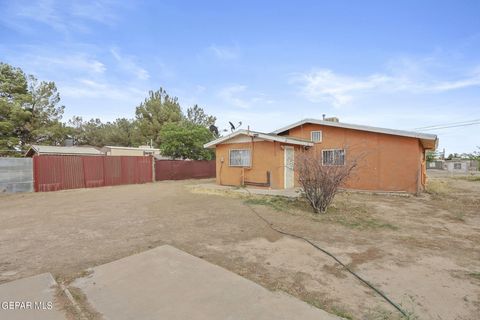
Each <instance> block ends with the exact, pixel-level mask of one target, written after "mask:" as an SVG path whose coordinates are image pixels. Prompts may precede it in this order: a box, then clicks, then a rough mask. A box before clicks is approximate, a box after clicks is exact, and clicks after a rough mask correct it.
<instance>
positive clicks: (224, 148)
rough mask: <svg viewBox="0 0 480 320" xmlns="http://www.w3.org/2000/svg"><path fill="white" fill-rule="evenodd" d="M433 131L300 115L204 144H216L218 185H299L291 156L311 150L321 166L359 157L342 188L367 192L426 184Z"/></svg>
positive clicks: (415, 189) (414, 189) (411, 188)
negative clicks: (271, 128) (290, 120)
mask: <svg viewBox="0 0 480 320" xmlns="http://www.w3.org/2000/svg"><path fill="white" fill-rule="evenodd" d="M437 144H438V139H437V136H436V135H433V134H424V133H418V132H410V131H402V130H393V129H385V128H377V127H370V126H363V125H355V124H347V123H342V122H338V119H337V118H330V119H325V120H317V119H304V120H301V121H298V122H295V123H293V124H290V125H288V126H286V127H283V128H280V129H278V130H275V131H274V132H271V133H262V132H255V131H250V130H238V131H236V132H234V133H232V134H230V135H227V136H225V137H221V138H218V139H216V140H214V141H211V142H209V143H207V144H205V145H204V147H205V148H215V149H216V150H215V152H216V180H217V183H218V184H220V185H232V186H240V185H253V186H258V187H267V188H272V189H284V188H292V187H297V186H298V179H297V177H296V173H295V172H294V170H293V167H294V163H295V155H297V154H299V153H300V152H305V151H306V152H315V153H317V154H318V155H319V156H321V159H322V161H323V162H324V165H344V164H345V161H349V160H350V159H359V163H358V167H357V168H356V170H355V172H354V174H353V175H352V176H351V177H350V178H349V179H348V181H347V183H346V187H347V188H350V189H358V190H371V191H406V192H418V191H420V190H423V189H424V188H425V184H426V168H425V167H426V166H425V151H426V150H434V149H435V148H436V147H437Z"/></svg>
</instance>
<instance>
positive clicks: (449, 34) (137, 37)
mask: <svg viewBox="0 0 480 320" xmlns="http://www.w3.org/2000/svg"><path fill="white" fill-rule="evenodd" d="M0 12H1V14H0V61H2V62H6V63H9V64H12V65H14V66H17V67H20V68H22V69H23V70H24V71H25V72H26V73H27V74H33V75H35V76H36V77H37V78H39V79H40V80H48V81H55V83H56V84H57V87H58V89H59V92H60V96H61V99H62V100H61V103H62V104H63V105H65V107H66V110H65V114H64V120H68V119H70V118H71V117H72V116H74V115H78V116H82V117H83V118H84V119H90V118H100V119H101V120H102V121H112V120H114V119H116V118H122V117H126V118H133V117H134V115H135V107H136V106H138V105H139V104H140V103H141V102H142V101H143V100H144V99H145V97H146V96H147V94H148V91H149V90H157V89H159V88H160V87H162V88H164V89H166V90H167V92H168V93H169V94H170V95H172V96H177V97H178V98H179V101H180V103H181V105H182V108H183V109H186V108H188V107H190V106H193V105H194V104H198V105H199V106H201V107H203V108H204V110H205V111H206V112H207V113H209V114H212V115H215V116H216V117H217V119H218V120H217V125H218V126H219V128H220V129H223V128H228V121H231V122H233V123H235V124H236V123H238V122H240V121H241V122H242V128H247V127H248V126H249V127H250V129H252V130H256V131H263V132H270V131H273V130H275V129H277V128H279V127H283V126H285V125H288V124H290V123H293V122H296V121H298V120H301V119H303V118H319V119H321V118H322V115H323V114H326V115H327V116H336V117H338V118H339V119H340V121H341V122H346V123H354V124H364V125H370V126H379V127H387V128H394V129H403V130H413V129H416V128H421V127H427V126H432V125H437V124H448V123H452V122H462V121H470V120H476V119H480V18H479V13H480V1H476V0H474V1H439V0H436V1H395V2H394V1H301V0H298V1H278V0H277V1H209V0H205V1H153V0H152V1H142V0H139V1H110V0H96V1H55V0H40V1H38V0H29V1H21V0H19V1H4V0H0ZM425 132H428V133H433V134H437V135H438V136H439V139H440V144H439V149H440V150H442V149H443V148H445V149H446V152H447V154H448V153H454V152H457V153H462V152H471V151H474V150H475V149H476V148H477V146H480V125H478V124H477V125H472V126H463V127H455V128H446V129H437V130H427V131H425Z"/></svg>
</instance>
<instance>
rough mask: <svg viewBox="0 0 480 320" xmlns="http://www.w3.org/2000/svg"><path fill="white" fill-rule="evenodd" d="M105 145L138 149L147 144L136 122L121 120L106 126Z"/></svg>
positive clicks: (108, 123)
mask: <svg viewBox="0 0 480 320" xmlns="http://www.w3.org/2000/svg"><path fill="white" fill-rule="evenodd" d="M103 129H104V131H105V132H104V135H105V145H112V146H123V147H136V146H139V145H141V144H145V143H146V141H143V140H142V137H141V135H140V130H139V128H138V126H137V122H136V121H135V120H129V119H126V118H120V119H117V120H115V121H113V122H107V123H106V124H105V125H104V128H103Z"/></svg>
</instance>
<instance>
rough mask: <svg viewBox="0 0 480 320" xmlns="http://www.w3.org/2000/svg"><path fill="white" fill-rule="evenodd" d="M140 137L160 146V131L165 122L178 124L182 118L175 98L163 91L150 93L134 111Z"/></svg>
mask: <svg viewBox="0 0 480 320" xmlns="http://www.w3.org/2000/svg"><path fill="white" fill-rule="evenodd" d="M135 115H136V119H137V123H138V128H139V131H140V135H141V137H142V138H143V140H144V141H150V139H152V140H153V142H154V144H155V145H156V146H159V145H160V144H161V135H160V131H161V130H162V127H163V125H164V124H165V123H167V122H180V121H182V120H183V118H184V116H183V114H182V109H181V108H180V104H179V102H178V99H177V98H176V97H170V96H169V95H168V94H167V92H166V91H165V90H163V89H162V88H160V90H157V91H150V92H149V96H148V98H146V99H145V101H144V102H142V103H141V104H140V105H139V106H138V107H137V108H136V110H135Z"/></svg>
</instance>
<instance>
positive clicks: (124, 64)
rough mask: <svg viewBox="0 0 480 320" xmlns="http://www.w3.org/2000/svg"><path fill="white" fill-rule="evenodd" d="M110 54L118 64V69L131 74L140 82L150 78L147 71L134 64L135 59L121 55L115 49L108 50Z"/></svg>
mask: <svg viewBox="0 0 480 320" xmlns="http://www.w3.org/2000/svg"><path fill="white" fill-rule="evenodd" d="M110 53H111V54H112V56H113V57H114V58H115V60H116V61H117V62H118V65H119V66H120V68H122V69H124V70H126V71H128V72H130V73H133V74H134V75H135V76H136V77H137V78H138V79H140V80H147V79H149V78H150V74H149V73H148V71H147V70H145V69H144V68H142V67H140V66H139V65H138V64H137V63H136V62H135V59H134V58H133V57H131V56H124V55H121V54H120V52H119V50H118V49H116V48H112V49H110Z"/></svg>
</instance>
